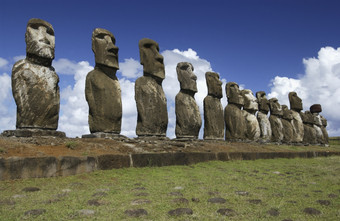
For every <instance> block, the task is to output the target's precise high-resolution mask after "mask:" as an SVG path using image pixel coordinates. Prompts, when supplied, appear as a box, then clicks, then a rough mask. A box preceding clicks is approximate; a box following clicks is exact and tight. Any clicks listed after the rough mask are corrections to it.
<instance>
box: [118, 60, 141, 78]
mask: <svg viewBox="0 0 340 221" xmlns="http://www.w3.org/2000/svg"><path fill="white" fill-rule="evenodd" d="M118 73H121V74H122V76H123V77H126V78H137V77H140V76H142V75H143V66H142V65H141V64H140V63H139V62H138V61H136V60H135V59H133V58H128V59H124V62H121V63H119V70H118Z"/></svg>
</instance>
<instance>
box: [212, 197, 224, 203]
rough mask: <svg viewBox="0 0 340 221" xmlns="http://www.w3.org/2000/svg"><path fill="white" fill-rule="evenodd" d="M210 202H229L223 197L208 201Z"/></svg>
mask: <svg viewBox="0 0 340 221" xmlns="http://www.w3.org/2000/svg"><path fill="white" fill-rule="evenodd" d="M208 202H209V203H221V204H222V203H226V202H227V200H226V199H224V198H222V197H216V198H211V199H208Z"/></svg>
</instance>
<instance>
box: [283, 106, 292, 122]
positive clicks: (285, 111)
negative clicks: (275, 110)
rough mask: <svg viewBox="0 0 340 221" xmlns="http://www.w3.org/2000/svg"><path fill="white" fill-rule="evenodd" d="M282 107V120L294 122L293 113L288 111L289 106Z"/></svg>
mask: <svg viewBox="0 0 340 221" xmlns="http://www.w3.org/2000/svg"><path fill="white" fill-rule="evenodd" d="M281 107H282V112H283V116H282V118H283V119H286V120H293V112H292V111H291V110H289V109H288V106H287V105H281Z"/></svg>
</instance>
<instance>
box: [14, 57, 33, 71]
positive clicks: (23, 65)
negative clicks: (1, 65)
mask: <svg viewBox="0 0 340 221" xmlns="http://www.w3.org/2000/svg"><path fill="white" fill-rule="evenodd" d="M28 65H29V64H28V62H27V61H26V59H22V60H19V61H17V62H15V64H14V65H13V68H12V73H18V72H20V71H22V70H24V69H26V68H28Z"/></svg>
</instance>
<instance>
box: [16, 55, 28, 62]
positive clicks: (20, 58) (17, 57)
mask: <svg viewBox="0 0 340 221" xmlns="http://www.w3.org/2000/svg"><path fill="white" fill-rule="evenodd" d="M25 58H26V56H25V55H18V56H15V57H13V60H14V61H15V62H17V61H19V60H22V59H25Z"/></svg>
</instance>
